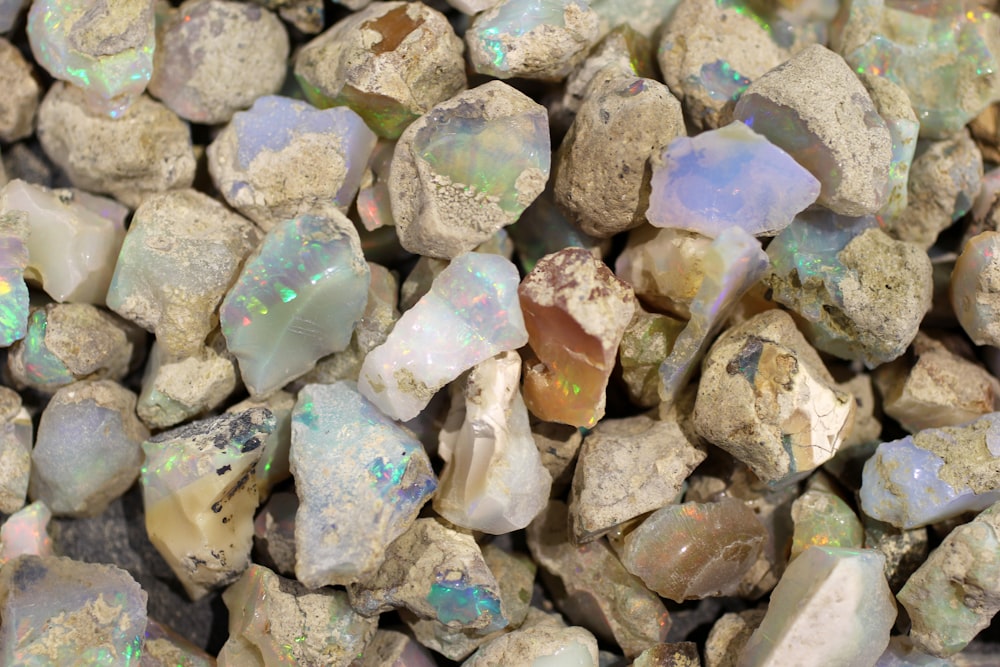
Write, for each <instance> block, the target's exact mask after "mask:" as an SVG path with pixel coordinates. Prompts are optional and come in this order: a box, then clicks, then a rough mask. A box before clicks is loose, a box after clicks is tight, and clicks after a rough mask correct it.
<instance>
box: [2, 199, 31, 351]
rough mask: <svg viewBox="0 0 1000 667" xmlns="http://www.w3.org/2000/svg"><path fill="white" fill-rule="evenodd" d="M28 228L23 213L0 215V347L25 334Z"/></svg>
mask: <svg viewBox="0 0 1000 667" xmlns="http://www.w3.org/2000/svg"><path fill="white" fill-rule="evenodd" d="M28 230H29V228H28V220H27V216H26V215H24V214H23V213H21V212H16V211H11V212H8V213H3V214H0V347H7V346H8V345H10V344H11V343H13V342H14V341H17V340H21V339H22V338H24V337H25V336H26V335H27V333H28V285H27V284H26V283H25V282H24V272H25V270H26V269H27V268H28V246H27V240H28V234H29V231H28Z"/></svg>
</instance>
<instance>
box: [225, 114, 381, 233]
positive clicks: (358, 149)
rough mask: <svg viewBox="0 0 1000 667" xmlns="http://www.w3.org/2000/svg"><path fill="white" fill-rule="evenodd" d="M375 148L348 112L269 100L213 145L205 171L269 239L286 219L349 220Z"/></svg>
mask: <svg viewBox="0 0 1000 667" xmlns="http://www.w3.org/2000/svg"><path fill="white" fill-rule="evenodd" d="M374 148H375V134H374V133H373V132H372V131H371V130H369V129H368V128H367V127H366V126H365V124H364V122H363V121H362V120H361V118H360V117H359V116H358V115H357V114H356V113H354V112H353V111H351V110H350V109H346V108H336V109H327V110H319V109H315V108H313V107H312V106H310V105H309V104H307V103H305V102H302V101H301V100H293V99H289V98H287V97H276V96H265V97H261V98H259V99H257V101H255V102H254V103H253V106H252V107H250V109H249V110H248V111H241V112H237V113H236V114H235V115H234V116H233V120H232V122H231V123H229V125H227V126H226V127H225V129H223V130H222V132H220V133H219V136H218V137H216V139H215V141H213V142H212V143H211V145H209V147H208V150H207V154H208V169H209V173H210V174H211V175H212V180H213V182H214V183H215V185H216V187H217V188H219V192H221V193H222V196H223V197H225V199H226V201H227V202H228V203H229V205H230V206H232V207H233V208H235V209H236V210H237V211H239V212H240V213H242V214H243V215H245V216H247V217H248V218H250V219H251V220H253V221H254V222H256V223H257V224H258V225H260V226H261V228H262V229H264V230H265V231H270V230H271V229H273V228H274V227H275V226H276V225H279V224H281V222H283V221H284V220H287V219H289V218H295V217H298V216H302V215H307V214H313V215H318V216H323V215H328V214H329V212H330V211H331V210H333V209H336V210H339V211H340V212H341V213H345V212H346V211H347V208H348V207H349V206H350V205H351V202H352V201H353V199H354V195H355V194H356V193H357V192H358V186H359V185H360V184H361V179H362V175H363V173H364V169H365V163H366V162H367V161H368V158H369V155H370V154H371V152H372V150H373V149H374ZM290 173H297V174H303V175H304V174H308V175H309V177H308V178H304V177H302V178H289V174H290Z"/></svg>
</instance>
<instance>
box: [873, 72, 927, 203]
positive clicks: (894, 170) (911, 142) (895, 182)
mask: <svg viewBox="0 0 1000 667" xmlns="http://www.w3.org/2000/svg"><path fill="white" fill-rule="evenodd" d="M861 81H862V83H864V84H865V87H866V88H868V92H869V93H871V96H872V102H873V103H874V104H875V109H876V110H877V111H878V113H879V115H880V116H882V120H884V121H885V125H886V127H887V128H889V137H890V138H891V139H892V161H891V162H890V163H889V185H888V189H887V191H886V199H885V203H884V204H883V205H882V208H880V209H879V210H878V213H877V214H876V215H877V216H878V219H879V221H880V222H881V221H892V220H895V219H896V218H898V217H899V216H900V215H902V213H903V212H904V211H905V210H906V205H907V201H908V199H909V197H908V191H907V183H908V182H909V180H910V179H909V177H910V165H911V164H912V163H913V156H914V153H915V152H916V150H917V136H918V135H919V133H920V121H918V120H917V116H916V114H914V112H913V109H912V108H911V107H910V98H909V97H908V96H907V95H906V91H904V90H903V89H902V88H901V87H899V86H897V85H896V84H895V83H893V82H892V81H890V80H889V79H887V78H884V77H880V76H872V75H864V74H863V75H861Z"/></svg>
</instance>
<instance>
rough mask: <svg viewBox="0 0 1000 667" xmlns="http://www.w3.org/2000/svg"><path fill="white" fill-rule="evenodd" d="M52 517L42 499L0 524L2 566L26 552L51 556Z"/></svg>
mask: <svg viewBox="0 0 1000 667" xmlns="http://www.w3.org/2000/svg"><path fill="white" fill-rule="evenodd" d="M51 518H52V512H51V511H50V510H49V508H48V507H46V506H45V503H43V502H41V501H36V502H33V503H31V504H30V505H28V506H27V507H25V508H24V509H22V510H19V511H17V512H15V513H14V514H11V515H10V516H9V517H8V518H7V520H6V521H4V522H3V526H0V566H2V565H4V564H6V563H7V562H9V561H12V560H14V559H15V558H17V557H18V556H21V555H24V554H31V555H34V556H51V555H52V538H51V537H49V533H48V526H49V519H51Z"/></svg>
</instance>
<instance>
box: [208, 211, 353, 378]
mask: <svg viewBox="0 0 1000 667" xmlns="http://www.w3.org/2000/svg"><path fill="white" fill-rule="evenodd" d="M370 280H371V273H370V272H369V270H368V264H367V263H365V260H364V255H363V254H362V252H361V242H360V241H359V239H358V236H357V233H356V232H355V231H354V228H353V226H352V224H351V223H350V222H349V221H348V220H347V219H346V218H344V217H343V216H342V215H340V214H337V213H333V217H330V218H320V217H316V216H311V215H305V216H302V217H300V218H293V219H291V220H286V221H285V222H283V223H282V224H280V225H279V226H277V227H275V228H274V229H272V230H271V231H270V232H268V234H267V236H266V237H264V241H263V242H262V243H261V244H260V247H259V248H257V250H256V252H254V253H253V254H252V255H251V256H250V257H249V258H248V259H247V261H246V264H245V265H244V267H243V272H242V273H241V274H240V277H239V278H238V279H237V281H236V284H235V285H234V286H233V287H232V289H230V290H229V293H228V294H227V295H226V298H225V299H224V300H223V301H222V305H221V306H220V308H219V319H220V323H221V325H222V333H223V334H224V335H225V337H226V343H227V345H228V348H229V351H230V352H231V353H232V354H233V355H235V357H236V358H237V359H238V360H239V364H240V373H241V374H242V376H243V381H244V382H245V383H246V386H247V389H249V390H250V393H251V394H253V395H261V396H263V395H267V394H269V393H271V392H273V391H275V390H277V389H280V388H281V387H282V386H284V385H285V384H286V383H287V382H289V381H291V380H294V379H295V378H297V377H299V376H300V375H303V374H304V373H306V372H308V371H309V370H310V369H312V368H313V366H315V364H316V361H317V360H319V359H320V358H321V357H324V356H326V355H328V354H330V353H331V352H338V351H340V350H343V349H344V348H346V347H347V346H348V344H349V343H350V342H351V334H352V333H353V332H354V327H355V325H356V324H357V322H358V320H360V319H361V316H362V314H363V313H364V309H365V304H366V302H367V300H368V284H369V281H370Z"/></svg>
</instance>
